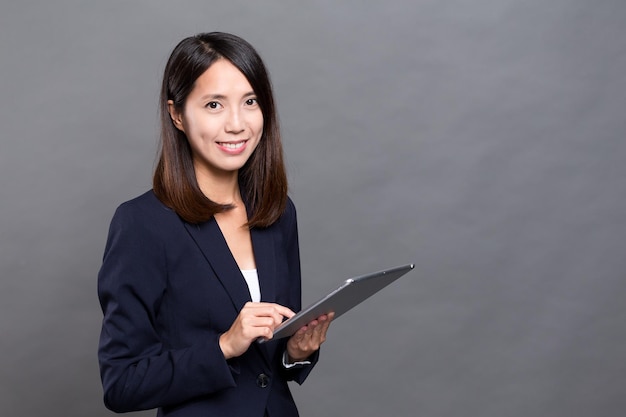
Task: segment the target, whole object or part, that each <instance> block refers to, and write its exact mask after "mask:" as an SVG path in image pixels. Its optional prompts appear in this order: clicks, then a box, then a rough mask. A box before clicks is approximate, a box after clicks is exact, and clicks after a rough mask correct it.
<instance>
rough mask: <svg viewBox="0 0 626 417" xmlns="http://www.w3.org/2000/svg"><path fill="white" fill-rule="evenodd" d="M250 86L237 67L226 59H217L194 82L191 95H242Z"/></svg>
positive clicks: (247, 91)
mask: <svg viewBox="0 0 626 417" xmlns="http://www.w3.org/2000/svg"><path fill="white" fill-rule="evenodd" d="M250 92H252V86H251V85H250V83H249V82H248V79H247V78H246V77H245V75H243V73H242V72H241V71H239V69H238V68H237V67H236V66H234V65H233V64H232V63H231V62H230V61H228V60H227V59H223V58H222V59H219V60H217V61H215V62H214V63H213V64H212V65H211V66H210V67H209V68H207V70H206V71H204V73H202V75H200V77H198V79H197V80H196V82H195V86H194V89H193V91H192V92H191V94H192V95H197V94H200V95H206V94H210V95H224V96H228V95H238V94H240V95H244V94H248V93H250Z"/></svg>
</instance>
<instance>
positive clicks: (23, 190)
mask: <svg viewBox="0 0 626 417" xmlns="http://www.w3.org/2000/svg"><path fill="white" fill-rule="evenodd" d="M625 22H626V2H624V1H623V0H551V1H545V0H475V1H463V0H449V1H446V0H437V1H435V0H405V1H384V2H383V1H361V2H356V1H330V0H327V1H311V2H301V3H300V4H295V2H290V1H278V0H274V1H263V2H249V3H248V2H242V1H228V2H211V1H206V0H204V1H179V2H173V1H163V0H161V1H156V0H150V1H148V0H144V1H119V0H116V1H106V2H105V1H101V2H85V1H77V0H75V1H71V0H59V1H47V0H39V1H19V2H17V1H14V2H7V1H4V2H3V3H2V5H1V6H0V65H1V66H0V93H1V97H2V99H1V100H0V132H1V135H2V136H1V141H0V146H1V151H0V204H1V217H0V233H1V234H0V236H1V240H0V268H1V272H0V273H1V275H0V276H1V281H0V308H1V312H0V349H1V352H2V354H1V355H0V375H1V379H0V415H3V416H38V415H41V416H43V415H46V416H70V417H72V416H77V417H78V416H81V417H82V416H89V417H95V416H103V417H104V416H108V415H111V414H110V413H109V412H108V411H107V410H106V409H105V408H104V407H103V405H102V401H101V395H102V394H101V387H100V382H99V376H98V369H97V362H96V346H97V338H98V333H99V324H100V317H101V313H100V311H99V306H98V303H97V298H96V289H95V285H96V273H97V270H98V268H99V265H100V260H101V256H102V251H103V247H104V241H105V237H106V233H107V228H108V223H109V221H110V218H111V216H112V214H113V211H114V209H115V207H116V206H117V205H118V204H120V203H121V202H123V201H125V200H127V199H130V198H132V197H134V196H136V195H138V194H140V193H142V192H143V191H145V190H146V189H148V188H149V187H150V181H151V171H152V167H153V163H154V159H155V152H156V136H157V109H156V102H157V98H158V89H159V82H160V75H161V72H162V69H163V66H164V64H165V61H166V59H167V56H168V55H169V52H170V51H171V49H172V48H173V47H174V45H175V44H176V43H177V42H178V41H179V40H180V39H182V38H183V37H185V36H188V35H191V34H194V33H197V32H200V31H209V30H223V31H230V32H234V33H237V34H239V35H241V36H243V37H245V38H246V39H248V40H250V41H251V42H252V43H253V44H254V45H255V46H256V47H257V49H258V50H259V52H260V53H261V55H262V56H263V57H264V59H265V60H266V62H267V64H268V66H269V68H270V71H271V74H272V78H273V81H274V85H275V90H276V95H277V98H278V104H279V111H280V117H281V122H282V126H283V132H284V140H285V148H286V153H287V157H288V163H289V175H290V180H291V193H292V196H293V198H294V200H295V202H296V204H297V206H298V208H299V220H300V234H301V251H302V262H303V272H304V302H305V303H309V302H312V301H313V300H314V299H316V298H317V297H319V296H321V295H322V294H323V293H325V292H327V291H328V290H330V289H332V288H334V287H335V286H336V285H337V284H338V282H339V281H340V280H342V279H343V278H346V277H348V276H352V275H357V274H361V273H365V272H369V271H370V270H376V269H381V268H384V267H387V266H393V265H396V264H402V263H408V262H415V263H416V265H417V268H416V271H414V272H412V273H411V274H410V275H407V276H406V277H405V278H403V279H402V280H401V281H399V282H397V283H396V284H394V286H392V287H390V288H387V289H386V290H385V291H384V292H382V293H381V294H379V295H378V296H377V297H376V298H375V299H371V300H369V301H368V302H367V303H366V304H364V305H361V306H359V307H358V309H357V310H355V311H354V312H353V313H351V314H350V315H347V316H345V317H343V318H342V319H340V320H339V321H337V322H336V323H335V324H334V326H333V328H332V329H331V331H330V337H329V341H328V342H327V345H326V346H325V348H324V352H323V360H322V362H321V363H320V364H319V366H318V367H317V369H316V370H315V372H314V373H313V374H312V375H311V377H310V379H309V380H308V381H307V382H306V384H305V385H304V386H302V387H297V386H294V388H293V389H294V395H295V396H296V399H297V402H298V404H299V407H300V410H301V413H302V415H303V416H340V415H346V416H385V415H390V416H414V415H419V416H459V415H468V416H478V415H480V416H499V417H501V416H529V415H541V416H613V415H615V416H617V415H623V413H624V410H625V409H626V360H625V359H626V358H625V355H626V307H625V306H624V298H625V296H626V256H624V251H625V249H626V164H625V163H624V162H623V159H624V156H626V141H625V133H626V117H625V109H626V78H625V77H626V76H625V74H626V35H625ZM137 415H154V412H147V413H139V414H137Z"/></svg>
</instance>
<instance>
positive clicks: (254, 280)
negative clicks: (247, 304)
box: [241, 269, 261, 303]
mask: <svg viewBox="0 0 626 417" xmlns="http://www.w3.org/2000/svg"><path fill="white" fill-rule="evenodd" d="M241 273H242V274H243V277H244V278H245V280H246V284H248V290H250V298H251V299H252V301H254V302H255V303H258V302H259V301H261V288H260V287H259V275H258V274H257V272H256V269H242V270H241Z"/></svg>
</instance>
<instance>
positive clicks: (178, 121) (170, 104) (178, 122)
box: [167, 100, 185, 133]
mask: <svg viewBox="0 0 626 417" xmlns="http://www.w3.org/2000/svg"><path fill="white" fill-rule="evenodd" d="M167 111H168V112H169V113H170V117H171V118H172V122H173V123H174V126H176V128H177V129H178V130H180V131H181V132H183V133H184V132H185V127H184V125H183V115H182V114H181V113H180V112H179V111H178V110H176V107H175V106H174V101H173V100H167Z"/></svg>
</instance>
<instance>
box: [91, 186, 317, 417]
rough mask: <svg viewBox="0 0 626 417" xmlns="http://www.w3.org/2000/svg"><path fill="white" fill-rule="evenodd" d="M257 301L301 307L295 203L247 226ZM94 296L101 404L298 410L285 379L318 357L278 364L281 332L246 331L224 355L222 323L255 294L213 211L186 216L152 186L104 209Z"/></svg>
mask: <svg viewBox="0 0 626 417" xmlns="http://www.w3.org/2000/svg"><path fill="white" fill-rule="evenodd" d="M251 237H252V246H253V250H254V256H255V260H256V265H257V272H258V276H259V285H260V288H261V301H266V302H274V303H278V304H281V305H284V306H287V307H289V308H290V309H292V310H293V311H299V310H300V308H301V305H300V303H301V294H300V258H299V249H298V232H297V225H296V211H295V207H294V205H293V203H292V202H291V200H289V201H288V204H287V208H286V210H285V212H284V213H283V215H282V216H281V218H280V219H279V220H278V221H277V222H276V223H275V224H273V225H272V226H270V227H267V228H253V229H252V230H251ZM98 296H99V299H100V304H101V307H102V311H103V313H104V319H103V323H102V332H101V336H100V344H99V349H98V358H99V361H100V373H101V377H102V384H103V388H104V402H105V405H106V406H107V407H108V408H109V409H111V410H113V411H116V412H125V411H134V410H144V409H151V408H158V409H159V411H158V414H157V415H158V416H168V417H175V416H184V417H195V416H198V417H199V416H203V417H206V416H239V417H242V416H258V417H262V416H264V415H268V416H270V417H281V416H297V415H298V412H297V410H296V406H295V403H294V401H293V398H292V396H291V393H290V391H289V388H288V386H287V381H288V380H295V381H296V382H298V383H302V382H303V381H304V379H305V378H306V377H307V375H308V374H309V372H310V371H311V368H312V366H313V365H314V364H315V363H316V362H317V357H318V355H317V354H315V355H314V356H313V357H312V358H311V361H312V364H311V365H305V366H300V367H296V368H290V369H285V367H284V366H283V365H282V355H283V353H284V351H285V345H286V339H282V340H277V341H271V342H269V343H265V344H261V345H259V344H256V343H253V344H252V346H251V347H250V348H249V349H248V351H247V352H246V353H244V354H243V355H242V356H240V357H237V358H233V359H230V360H226V359H225V358H224V355H223V354H222V351H221V350H220V347H219V342H218V339H219V336H220V334H222V333H224V332H225V331H227V330H228V329H229V328H230V326H231V325H232V323H233V322H234V321H235V318H236V317H237V314H238V313H239V311H240V310H241V308H242V307H243V305H244V304H245V303H246V302H248V301H250V293H249V290H248V287H247V285H246V282H245V280H244V278H243V276H242V274H241V272H240V270H239V268H238V266H237V263H236V262H235V259H234V258H233V256H232V254H231V252H230V250H229V249H228V246H227V244H226V241H225V239H224V237H223V235H222V233H221V231H220V229H219V227H218V225H217V223H216V222H215V220H214V219H212V220H210V221H208V222H206V223H203V224H199V225H194V224H189V223H186V222H184V221H183V220H182V219H181V218H180V217H179V216H178V215H177V214H176V213H175V212H174V211H172V210H171V209H169V208H167V207H166V206H164V205H163V204H162V203H161V202H160V201H159V200H158V199H157V198H156V196H155V195H154V193H153V192H152V191H149V192H147V193H145V194H143V195H142V196H140V197H138V198H136V199H134V200H131V201H129V202H126V203H124V204H122V205H121V206H120V207H119V208H118V209H117V211H116V212H115V215H114V217H113V220H112V221H111V226H110V230H109V236H108V240H107V244H106V248H105V254H104V259H103V264H102V268H101V270H100V273H99V275H98Z"/></svg>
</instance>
